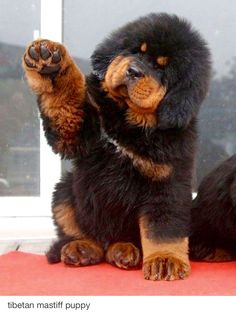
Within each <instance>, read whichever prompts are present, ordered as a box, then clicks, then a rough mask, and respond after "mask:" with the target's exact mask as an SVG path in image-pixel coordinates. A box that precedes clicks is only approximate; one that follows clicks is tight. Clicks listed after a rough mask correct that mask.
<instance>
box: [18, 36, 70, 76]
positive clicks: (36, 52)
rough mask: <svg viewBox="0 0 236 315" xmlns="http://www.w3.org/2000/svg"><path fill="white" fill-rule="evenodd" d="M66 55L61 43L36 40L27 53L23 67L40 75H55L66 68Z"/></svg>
mask: <svg viewBox="0 0 236 315" xmlns="http://www.w3.org/2000/svg"><path fill="white" fill-rule="evenodd" d="M65 54H66V50H65V48H64V47H63V45H61V44H60V43H56V42H53V41H50V40H46V39H40V40H36V41H34V42H32V44H31V45H30V46H29V47H28V48H27V49H26V51H25V54H24V58H23V67H24V68H25V69H26V70H34V71H36V72H38V73H40V74H45V75H52V74H54V75H55V74H57V73H58V72H59V71H60V70H61V69H62V68H63V67H65V65H64V64H65V58H64V57H65Z"/></svg>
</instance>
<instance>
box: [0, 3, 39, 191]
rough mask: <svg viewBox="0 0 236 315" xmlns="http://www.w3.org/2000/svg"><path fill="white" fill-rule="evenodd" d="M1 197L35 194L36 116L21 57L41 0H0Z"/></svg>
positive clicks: (34, 28) (37, 162)
mask: <svg viewBox="0 0 236 315" xmlns="http://www.w3.org/2000/svg"><path fill="white" fill-rule="evenodd" d="M0 8H1V9H0V21H1V23H0V135H1V136H0V196H38V195H39V193H40V191H39V172H40V165H39V118H38V112H37V105H36V102H35V97H34V96H33V95H32V94H31V93H30V92H29V89H28V86H27V84H26V82H25V81H24V77H23V71H22V67H21V58H22V54H23V52H24V49H25V46H26V45H27V44H28V43H29V42H30V41H32V40H33V33H34V31H35V30H39V26H40V1H38V0H21V1H18V0H12V1H10V2H9V1H8V0H0Z"/></svg>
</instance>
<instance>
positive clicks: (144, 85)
mask: <svg viewBox="0 0 236 315" xmlns="http://www.w3.org/2000/svg"><path fill="white" fill-rule="evenodd" d="M165 93H166V88H165V87H164V86H163V85H161V84H159V83H158V82H157V81H156V80H154V79H153V78H152V77H147V76H146V77H144V78H142V79H139V80H138V81H137V82H136V83H135V84H134V85H133V86H132V87H131V88H130V89H129V99H127V100H126V102H127V104H128V105H129V106H130V108H132V109H133V110H134V111H137V112H138V113H153V112H154V111H155V110H156V108H157V107H158V105H159V104H160V102H161V100H162V99H163V98H164V96H165Z"/></svg>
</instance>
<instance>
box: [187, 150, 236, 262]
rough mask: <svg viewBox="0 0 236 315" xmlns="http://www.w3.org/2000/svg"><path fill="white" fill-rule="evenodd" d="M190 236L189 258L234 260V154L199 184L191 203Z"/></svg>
mask: <svg viewBox="0 0 236 315" xmlns="http://www.w3.org/2000/svg"><path fill="white" fill-rule="evenodd" d="M192 233H193V234H192V236H191V237H190V257H191V258H192V259H194V260H206V261H227V260H235V259H236V155H233V156H232V157H231V158H229V159H228V160H226V161H225V162H223V163H221V164H220V165H219V166H218V167H217V168H216V169H214V170H213V171H212V172H210V174H208V175H207V176H206V177H205V178H204V179H203V181H202V183H201V184H200V186H199V190H198V195H197V197H196V198H195V200H194V201H193V208H192Z"/></svg>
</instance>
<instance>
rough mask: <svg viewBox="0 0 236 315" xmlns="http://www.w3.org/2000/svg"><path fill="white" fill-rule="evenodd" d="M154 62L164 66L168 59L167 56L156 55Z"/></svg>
mask: <svg viewBox="0 0 236 315" xmlns="http://www.w3.org/2000/svg"><path fill="white" fill-rule="evenodd" d="M156 62H157V64H158V65H159V66H162V67H164V66H166V65H167V64H168V62H169V59H168V57H164V56H158V57H157V59H156Z"/></svg>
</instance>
